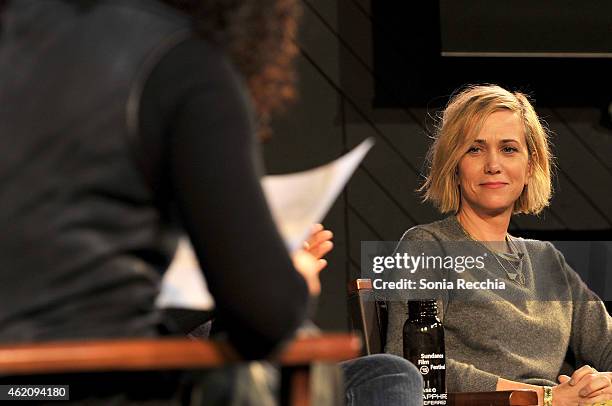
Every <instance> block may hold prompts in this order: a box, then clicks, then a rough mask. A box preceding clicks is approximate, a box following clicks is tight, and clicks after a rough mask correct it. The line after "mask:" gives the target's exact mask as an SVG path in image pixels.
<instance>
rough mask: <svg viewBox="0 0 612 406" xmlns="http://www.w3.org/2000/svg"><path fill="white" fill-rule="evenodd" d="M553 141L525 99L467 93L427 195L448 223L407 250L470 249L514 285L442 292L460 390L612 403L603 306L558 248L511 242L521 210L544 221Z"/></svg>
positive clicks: (443, 135)
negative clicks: (529, 392)
mask: <svg viewBox="0 0 612 406" xmlns="http://www.w3.org/2000/svg"><path fill="white" fill-rule="evenodd" d="M548 138H549V137H548V134H547V131H546V130H545V129H544V127H543V126H542V124H541V122H540V120H539V118H538V116H537V114H536V112H535V111H534V109H533V107H532V105H531V103H530V102H529V100H528V99H527V98H526V97H525V96H524V95H523V94H521V93H518V92H515V93H512V92H509V91H507V90H505V89H503V88H501V87H499V86H494V85H483V86H470V87H467V88H465V89H463V90H462V91H459V92H458V93H456V94H455V95H454V96H452V98H451V100H450V101H449V103H448V105H447V107H446V109H445V110H444V112H443V115H442V117H441V123H440V126H439V129H438V132H437V134H436V136H435V139H434V142H433V145H432V147H431V149H430V155H429V160H430V162H429V163H430V168H429V173H428V174H427V177H426V181H425V183H424V185H423V187H422V188H421V191H422V192H424V199H425V200H427V201H430V202H432V203H433V204H434V205H435V206H436V207H437V208H438V209H439V210H440V211H441V212H442V213H450V216H449V217H447V218H445V219H444V220H441V221H437V222H434V223H431V224H426V225H418V226H415V227H413V228H411V229H409V230H408V231H407V232H406V233H405V234H404V235H403V237H402V239H401V242H400V245H399V246H398V247H400V249H401V247H404V248H406V250H410V249H411V245H412V246H414V244H417V245H419V244H420V245H419V246H425V244H429V245H428V246H431V245H436V244H437V246H438V247H439V248H440V249H441V250H442V251H444V249H445V247H448V246H449V244H450V245H452V244H453V243H452V242H466V243H469V244H470V246H476V247H480V252H482V251H484V252H487V253H488V256H487V259H486V261H485V267H484V269H482V270H478V271H477V272H480V273H479V275H478V279H479V280H483V279H485V278H489V279H490V280H493V279H496V280H503V281H505V285H506V287H505V289H504V290H494V289H483V290H471V291H466V293H465V295H466V297H465V298H464V299H461V300H459V299H457V298H458V297H459V293H458V292H457V291H452V290H446V291H443V293H442V294H441V295H442V297H443V299H442V302H443V303H442V304H443V306H442V307H443V323H444V326H445V342H446V355H447V362H446V368H447V370H446V382H447V388H448V390H449V391H450V392H469V391H494V390H509V389H535V390H537V392H538V396H539V404H540V405H542V404H544V405H545V406H549V405H550V404H552V405H555V406H560V405H587V404H594V403H595V402H600V401H606V400H610V399H612V386H611V384H610V378H611V377H612V374H611V373H609V372H600V371H609V370H611V369H612V319H611V318H610V316H609V315H608V313H607V312H606V309H605V307H604V304H603V303H602V301H601V300H600V299H599V298H598V297H597V296H596V295H595V293H593V292H592V291H591V290H589V289H588V288H587V286H586V285H585V284H584V283H583V282H582V280H581V279H580V277H579V276H578V275H577V274H576V272H574V270H572V269H571V268H570V267H569V266H568V264H567V263H566V262H565V260H564V258H563V255H562V254H561V253H560V252H559V251H558V250H557V249H555V247H554V246H553V245H552V244H550V243H548V242H541V241H535V240H524V239H522V238H517V237H514V236H511V235H510V234H508V226H509V223H510V219H511V217H512V215H513V214H519V213H524V214H538V213H540V212H541V211H542V209H544V208H545V207H546V206H547V205H548V203H549V200H550V197H551V167H552V155H551V152H550V146H549V139H548ZM449 242H451V243H449ZM445 244H446V245H445ZM464 246H467V245H464ZM450 273H451V274H452V273H453V271H451V272H450ZM467 274H468V273H467V272H466V273H465V274H464V275H467ZM445 277H446V276H445ZM450 277H452V275H451V276H450ZM468 277H469V275H468ZM449 279H450V278H449ZM548 281H556V282H555V284H554V286H555V288H554V289H556V290H557V291H556V292H552V294H554V295H555V296H547V295H548V293H545V290H546V289H537V288H536V287H537V286H542V283H544V284H547V283H548ZM551 283H552V282H551ZM538 284H539V285H538ZM555 297H557V298H560V299H559V300H554V298H555ZM389 306H390V314H389V326H388V340H387V347H386V351H387V352H390V353H394V354H402V326H403V324H404V321H405V320H406V308H405V302H400V301H392V302H390V303H389ZM566 353H570V354H572V355H573V356H574V358H575V365H571V366H569V367H570V369H569V370H568V371H569V372H568V373H569V374H572V376H571V377H570V376H567V375H565V374H564V373H563V372H564V370H563V369H562V366H563V365H564V360H565V357H566ZM557 381H558V384H557V383H556V382H557ZM551 402H552V403H551Z"/></svg>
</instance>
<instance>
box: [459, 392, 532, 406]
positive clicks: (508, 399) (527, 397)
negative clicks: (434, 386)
mask: <svg viewBox="0 0 612 406" xmlns="http://www.w3.org/2000/svg"><path fill="white" fill-rule="evenodd" d="M537 405H538V394H537V392H536V391H534V390H525V389H518V390H511V391H497V392H464V393H449V394H448V406H537Z"/></svg>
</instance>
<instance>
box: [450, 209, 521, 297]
mask: <svg viewBox="0 0 612 406" xmlns="http://www.w3.org/2000/svg"><path fill="white" fill-rule="evenodd" d="M457 223H458V224H459V227H460V228H461V231H463V234H465V236H466V237H467V238H469V239H470V240H472V241H474V242H476V243H478V244H480V245H481V246H483V247H484V248H485V249H486V250H487V251H489V252H490V253H491V254H492V255H493V258H495V260H496V261H497V263H498V264H499V266H501V268H502V269H503V270H504V272H505V273H506V275H507V276H508V278H509V279H510V280H511V281H513V282H515V283H517V284H518V285H520V286H525V275H524V274H523V271H522V268H523V253H522V252H521V251H520V250H519V249H518V248H517V247H516V245H515V244H514V241H512V239H511V238H510V236H509V235H508V234H507V233H506V241H507V242H508V247H509V248H510V251H512V252H511V253H509V254H507V253H503V252H497V251H496V250H493V249H491V248H490V247H489V246H488V245H487V244H484V243H483V242H482V241H479V240H477V239H476V238H474V237H472V235H471V234H470V233H468V231H467V230H466V229H465V228H463V225H462V224H461V223H459V220H457ZM514 255H516V257H513V256H514ZM499 257H501V258H502V259H503V260H504V261H505V262H507V263H508V265H510V267H511V268H512V269H511V270H508V268H506V267H505V266H504V264H503V263H502V262H501V261H500V259H499ZM514 262H518V265H515V264H514Z"/></svg>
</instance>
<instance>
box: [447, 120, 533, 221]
mask: <svg viewBox="0 0 612 406" xmlns="http://www.w3.org/2000/svg"><path fill="white" fill-rule="evenodd" d="M458 175H459V187H460V189H461V206H460V208H459V210H460V211H463V210H471V211H475V212H477V213H480V214H486V215H497V214H501V213H504V212H507V211H510V213H512V209H513V207H514V202H515V201H516V200H517V199H518V198H519V196H520V195H521V193H522V191H523V188H524V186H525V185H526V184H527V183H528V181H529V177H530V176H531V169H530V163H529V152H528V150H527V143H526V141H525V131H524V128H523V124H522V122H521V120H520V118H519V117H518V116H517V115H516V114H515V113H513V112H511V111H509V110H501V111H496V112H494V113H492V114H491V115H489V117H488V118H487V119H486V120H485V122H484V123H483V125H482V127H481V129H480V132H479V133H478V134H477V135H476V137H475V139H474V141H473V142H472V143H471V144H469V146H468V148H467V150H466V151H465V152H464V155H463V157H462V158H461V160H460V161H459V165H458Z"/></svg>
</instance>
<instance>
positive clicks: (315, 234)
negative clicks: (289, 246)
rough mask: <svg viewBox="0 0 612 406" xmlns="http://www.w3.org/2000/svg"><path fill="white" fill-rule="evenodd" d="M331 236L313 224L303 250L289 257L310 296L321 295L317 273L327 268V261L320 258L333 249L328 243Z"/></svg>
mask: <svg viewBox="0 0 612 406" xmlns="http://www.w3.org/2000/svg"><path fill="white" fill-rule="evenodd" d="M333 236H334V235H333V233H332V232H331V231H329V230H325V228H324V227H323V225H321V224H315V225H313V227H312V231H311V233H310V237H309V238H308V239H307V240H306V241H305V242H304V248H303V249H300V250H297V251H295V252H294V253H293V254H292V255H291V259H292V260H293V266H294V267H295V269H296V270H297V271H298V272H299V273H300V274H301V275H302V276H303V277H304V279H305V280H306V284H307V285H308V291H309V292H310V294H311V295H312V296H318V295H319V294H320V293H321V281H320V280H319V273H320V272H321V271H322V270H323V268H325V267H326V266H327V261H326V260H324V259H322V257H323V256H324V255H325V254H327V253H328V252H329V251H331V249H332V248H333V247H334V244H333V243H332V242H331V241H330V240H331V239H332V237H333Z"/></svg>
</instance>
